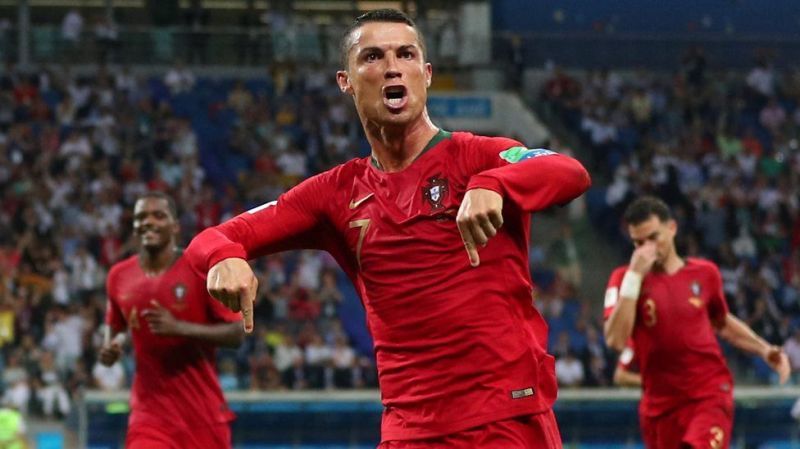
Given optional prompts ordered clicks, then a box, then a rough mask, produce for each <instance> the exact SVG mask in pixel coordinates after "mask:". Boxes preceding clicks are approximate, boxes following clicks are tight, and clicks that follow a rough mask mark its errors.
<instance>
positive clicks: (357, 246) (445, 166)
mask: <svg viewBox="0 0 800 449" xmlns="http://www.w3.org/2000/svg"><path fill="white" fill-rule="evenodd" d="M588 186H589V176H588V174H587V172H586V170H585V169H584V168H583V166H581V164H580V163H579V162H577V161H576V160H574V159H572V158H569V157H566V156H562V155H557V154H555V153H553V152H551V151H547V150H537V149H527V148H524V147H522V146H521V145H520V144H519V143H518V142H516V141H513V140H510V139H505V138H488V137H480V136H474V135H472V134H469V133H459V132H457V133H447V132H439V134H438V135H437V136H436V137H434V138H433V139H432V141H431V142H430V143H429V144H428V145H427V147H426V148H425V149H424V150H423V152H422V153H421V155H420V156H419V157H418V158H417V159H416V160H415V161H414V162H413V163H411V164H410V166H408V167H407V168H405V169H404V170H402V171H400V172H394V173H386V172H383V171H381V170H380V169H378V168H377V167H376V166H375V164H374V162H373V161H372V160H371V159H370V158H364V159H355V160H352V161H350V162H347V163H345V164H343V165H340V166H338V167H336V168H334V169H332V170H329V171H327V172H324V173H322V174H319V175H317V176H314V177H312V178H309V179H307V180H306V181H304V182H303V183H301V184H300V185H298V186H296V187H295V188H293V189H291V190H290V191H288V192H286V193H285V194H283V195H282V196H281V197H280V198H279V199H278V201H277V202H272V203H267V204H265V205H264V206H261V207H258V208H255V209H253V210H252V211H250V212H247V213H244V214H242V215H240V216H238V217H236V218H234V219H233V220H231V221H229V222H227V223H224V224H222V225H220V226H218V227H216V228H212V229H209V230H207V231H204V232H203V233H201V234H200V235H198V236H197V237H196V238H195V239H194V241H193V242H192V244H191V245H190V246H189V249H188V250H187V255H188V256H189V257H191V258H192V260H193V263H195V264H196V265H197V267H198V269H199V270H200V271H205V270H208V269H209V268H210V267H212V266H213V265H214V264H216V263H217V262H219V261H221V260H223V259H225V258H228V257H241V258H254V257H258V256H260V255H263V254H266V253H271V252H276V251H281V250H285V249H290V248H318V249H324V250H327V251H329V252H330V253H331V254H332V255H333V256H334V257H335V258H336V259H337V261H338V262H339V263H340V265H341V266H342V268H343V269H344V270H345V272H346V273H347V274H348V275H349V277H350V279H351V280H352V281H353V284H354V285H355V287H356V290H357V291H358V293H359V295H360V297H361V300H362V302H363V305H364V307H365V310H366V316H367V326H368V328H369V330H370V332H371V334H372V337H373V339H374V349H375V356H376V361H377V367H378V375H379V381H380V387H381V394H382V401H383V404H384V406H385V412H384V416H383V421H382V426H381V427H382V440H383V441H388V440H398V439H416V438H427V437H433V436H439V435H446V434H449V433H453V432H457V431H460V430H463V429H467V428H470V427H474V426H478V425H481V424H484V423H488V422H492V421H496V420H501V419H506V418H509V417H513V416H518V415H524V414H531V413H537V412H542V411H545V410H547V409H549V408H550V406H551V405H552V403H553V401H554V400H555V396H556V383H555V378H554V370H553V360H552V357H550V356H548V355H547V354H546V352H545V350H546V348H547V341H546V340H547V330H546V324H545V322H544V321H543V319H542V317H541V316H540V315H539V313H538V312H537V311H536V310H535V309H534V307H533V306H532V298H531V290H532V284H531V279H530V275H529V269H528V230H529V223H530V218H529V212H533V211H536V210H541V209H544V208H547V207H550V206H552V205H556V204H559V205H560V204H564V203H567V202H569V201H570V200H572V199H573V198H575V197H577V196H578V195H580V194H581V193H583V192H584V191H585V190H586V189H587V188H588ZM471 188H484V189H490V190H493V191H496V192H498V193H500V194H501V195H502V196H503V197H504V210H503V217H504V220H505V221H504V224H503V226H502V227H501V228H500V230H499V232H498V234H497V235H496V236H495V237H494V238H492V239H491V240H490V241H489V243H488V245H487V246H486V247H484V248H479V252H480V266H478V267H476V268H472V267H470V264H469V258H468V256H467V252H466V251H465V249H464V243H463V241H462V239H461V236H460V234H459V231H458V228H457V226H456V220H455V219H456V214H457V212H458V209H459V205H460V204H461V201H462V199H463V198H464V194H465V192H466V191H467V190H468V189H471Z"/></svg>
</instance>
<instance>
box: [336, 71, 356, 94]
mask: <svg viewBox="0 0 800 449" xmlns="http://www.w3.org/2000/svg"><path fill="white" fill-rule="evenodd" d="M336 84H338V85H339V89H340V90H341V91H342V93H345V94H350V95H353V86H352V85H351V84H350V75H348V74H347V71H345V70H339V71H338V72H336Z"/></svg>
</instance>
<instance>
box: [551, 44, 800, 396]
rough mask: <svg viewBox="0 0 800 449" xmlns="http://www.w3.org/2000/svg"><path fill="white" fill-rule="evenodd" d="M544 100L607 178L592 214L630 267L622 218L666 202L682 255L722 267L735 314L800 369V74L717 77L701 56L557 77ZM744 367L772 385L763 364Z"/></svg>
mask: <svg viewBox="0 0 800 449" xmlns="http://www.w3.org/2000/svg"><path fill="white" fill-rule="evenodd" d="M541 100H542V101H544V102H545V103H546V104H547V105H548V106H549V107H550V108H551V110H552V111H554V112H555V113H556V115H557V116H558V118H559V119H560V120H561V121H562V122H563V124H565V125H566V128H567V129H568V130H569V131H570V132H572V133H573V134H575V135H576V136H578V138H579V141H580V142H581V145H582V146H583V147H585V148H588V149H589V150H590V151H591V160H592V162H591V165H592V167H593V172H594V173H596V174H597V175H598V176H602V175H605V176H606V177H607V179H608V182H607V187H606V188H603V189H596V190H595V191H593V192H592V193H591V194H590V195H589V196H588V197H587V202H588V210H589V214H590V217H591V219H592V222H593V223H594V224H595V225H596V226H597V227H598V228H599V229H600V230H601V232H602V233H603V234H604V235H605V236H607V237H608V238H609V239H610V240H611V241H613V242H615V245H616V246H617V247H618V248H620V249H621V250H623V251H624V254H621V255H620V256H621V258H627V257H628V254H629V252H628V251H629V248H630V244H629V243H628V242H627V238H626V237H625V235H626V234H625V228H624V225H623V224H622V223H621V219H620V217H621V214H622V211H623V210H624V208H625V207H626V206H627V204H628V203H629V202H630V201H631V200H632V199H633V198H634V197H636V196H637V195H640V194H644V193H650V194H657V195H658V196H660V197H661V198H663V199H664V200H665V201H666V202H667V203H669V204H670V205H671V206H672V208H673V210H674V211H675V213H676V215H677V220H678V223H679V227H680V229H681V233H683V235H684V237H685V238H684V240H683V241H682V242H679V244H680V246H682V253H683V254H685V255H688V256H701V257H707V258H710V259H712V260H714V261H716V262H717V263H718V264H719V265H720V269H721V272H722V276H723V283H724V291H725V293H726V296H727V299H728V302H729V306H730V309H731V311H732V312H733V313H734V314H736V315H737V316H738V317H739V318H741V319H742V320H744V321H745V322H747V324H748V325H750V326H751V327H752V328H753V329H754V330H755V331H756V332H757V333H758V334H759V335H762V336H764V337H765V338H766V339H767V340H768V341H769V342H771V343H773V344H779V345H782V344H784V343H785V342H788V343H787V350H788V348H790V347H791V348H793V349H792V350H791V351H788V352H789V356H790V359H791V363H792V366H793V368H794V369H797V368H800V354H798V351H797V334H798V330H800V313H798V312H800V140H799V139H800V107H798V106H799V105H800V70H798V69H793V70H779V69H776V68H775V66H774V65H773V63H772V61H771V60H770V58H769V57H768V55H766V54H761V55H759V56H758V57H757V60H756V64H755V65H754V66H753V67H752V69H751V70H750V71H749V72H748V73H743V74H737V73H727V72H712V71H711V70H710V69H709V63H708V61H707V60H706V57H705V55H704V53H703V51H702V49H701V48H695V49H693V50H691V51H689V52H688V53H687V54H686V56H685V58H684V60H683V61H682V63H681V66H680V68H679V69H678V70H676V71H675V73H672V74H656V73H651V72H647V71H633V72H630V73H620V72H614V71H607V70H597V71H590V72H588V73H586V74H585V75H581V76H574V75H571V74H568V73H566V72H565V71H563V70H560V69H558V68H555V69H554V70H553V73H552V74H551V76H550V78H549V79H548V81H547V82H546V83H545V85H544V87H543V89H542V91H541ZM733 357H738V358H742V357H745V356H741V355H733ZM738 364H739V365H740V366H742V367H745V368H747V369H745V374H747V373H749V374H752V375H754V376H755V377H756V378H758V379H759V380H761V381H766V380H768V378H769V370H768V369H767V368H766V366H765V365H764V364H763V363H761V362H760V360H758V359H753V362H752V364H751V363H750V362H748V361H747V360H739V363H738ZM748 367H752V368H748Z"/></svg>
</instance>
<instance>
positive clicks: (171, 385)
mask: <svg viewBox="0 0 800 449" xmlns="http://www.w3.org/2000/svg"><path fill="white" fill-rule="evenodd" d="M106 291H107V293H108V306H107V309H106V323H107V324H108V325H109V326H110V327H111V328H112V329H114V331H117V332H119V331H122V330H124V329H128V330H130V333H131V338H132V340H133V349H134V355H135V360H136V373H135V376H134V378H133V386H132V388H131V416H130V419H129V423H130V424H131V425H133V424H147V425H153V426H156V427H159V428H164V427H165V426H166V428H172V427H180V428H184V429H186V428H190V427H196V426H204V425H208V424H213V423H222V422H228V421H230V420H232V419H233V413H232V412H231V411H230V410H229V409H228V407H227V405H226V404H225V398H224V397H223V395H222V389H221V388H220V386H219V381H218V380H217V373H216V370H215V369H214V366H215V354H216V351H215V347H214V345H212V344H210V343H204V342H201V341H198V340H194V339H190V338H183V337H164V336H159V335H155V334H153V333H152V332H151V331H150V327H149V326H148V324H147V319H146V318H145V316H144V315H143V313H146V311H147V310H150V309H153V308H154V307H155V306H154V305H153V304H152V301H156V302H158V303H159V304H160V305H161V307H165V308H167V309H168V310H169V311H170V313H172V315H173V316H174V317H175V318H177V319H179V320H183V321H190V322H193V323H201V324H210V323H221V322H236V321H241V320H242V316H241V314H240V313H233V312H231V311H230V310H228V309H226V308H225V307H223V306H222V304H221V303H219V302H218V301H216V300H214V299H213V298H211V297H210V296H209V295H208V291H207V290H206V285H205V281H204V279H203V278H202V277H200V276H198V275H197V274H196V273H195V272H194V271H192V269H191V267H190V265H189V264H188V263H187V259H186V257H185V256H183V257H179V258H178V259H177V260H175V262H174V263H173V264H172V266H171V267H169V269H167V271H165V272H164V273H162V274H161V275H158V276H148V275H146V274H145V273H144V271H143V270H142V268H141V267H140V266H139V257H138V256H133V257H130V258H128V259H125V260H123V261H121V262H119V263H117V264H115V265H114V266H113V267H112V268H111V271H110V272H109V274H108V281H107V283H106Z"/></svg>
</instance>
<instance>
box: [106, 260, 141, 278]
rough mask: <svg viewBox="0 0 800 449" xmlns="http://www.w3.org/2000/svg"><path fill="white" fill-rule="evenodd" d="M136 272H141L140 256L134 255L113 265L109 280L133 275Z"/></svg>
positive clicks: (109, 272) (109, 271)
mask: <svg viewBox="0 0 800 449" xmlns="http://www.w3.org/2000/svg"><path fill="white" fill-rule="evenodd" d="M134 270H139V255H138V254H134V255H132V256H130V257H128V258H126V259H122V260H120V261H119V262H117V263H115V264H114V265H112V266H111V269H109V270H108V279H109V280H111V279H113V278H117V277H119V276H121V275H125V274H127V273H131V272H132V271H134Z"/></svg>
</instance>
